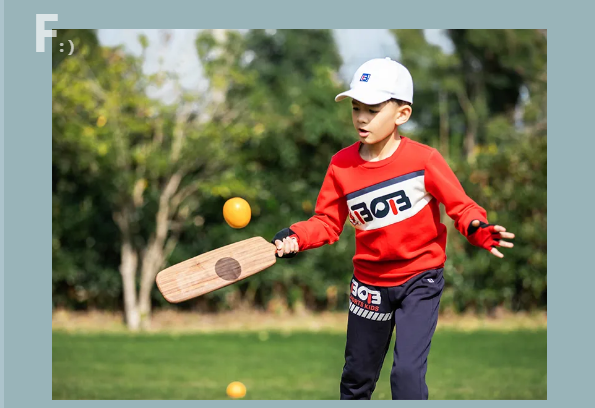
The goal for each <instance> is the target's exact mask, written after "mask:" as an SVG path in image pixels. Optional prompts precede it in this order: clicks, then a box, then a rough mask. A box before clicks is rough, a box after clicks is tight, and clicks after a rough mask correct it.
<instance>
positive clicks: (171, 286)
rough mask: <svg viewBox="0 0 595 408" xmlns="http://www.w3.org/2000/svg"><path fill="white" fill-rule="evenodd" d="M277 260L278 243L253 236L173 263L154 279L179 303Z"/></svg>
mask: <svg viewBox="0 0 595 408" xmlns="http://www.w3.org/2000/svg"><path fill="white" fill-rule="evenodd" d="M276 261H277V258H276V257H275V245H273V244H271V243H270V242H268V241H266V240H265V239H264V238H263V237H254V238H249V239H246V240H243V241H240V242H236V243H234V244H230V245H226V246H224V247H221V248H218V249H214V250H212V251H209V252H206V253H204V254H202V255H198V256H196V257H194V258H191V259H188V260H186V261H184V262H180V263H178V264H176V265H172V266H170V267H169V268H166V269H164V270H162V271H161V272H159V273H158V274H157V277H156V279H155V281H156V283H157V287H158V288H159V291H160V292H161V294H162V295H163V297H164V298H165V299H166V300H167V301H168V302H170V303H179V302H183V301H185V300H188V299H192V298H195V297H197V296H201V295H204V294H205V293H209V292H212V291H214V290H217V289H220V288H222V287H224V286H227V285H231V284H232V283H235V282H238V281H240V280H242V279H245V278H247V277H249V276H251V275H254V274H255V273H258V272H260V271H262V270H264V269H266V268H268V267H270V266H272V265H273V264H275V262H276Z"/></svg>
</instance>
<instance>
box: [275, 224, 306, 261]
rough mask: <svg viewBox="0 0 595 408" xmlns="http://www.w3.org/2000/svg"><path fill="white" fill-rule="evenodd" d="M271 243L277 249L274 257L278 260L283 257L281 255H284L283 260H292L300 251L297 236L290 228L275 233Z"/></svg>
mask: <svg viewBox="0 0 595 408" xmlns="http://www.w3.org/2000/svg"><path fill="white" fill-rule="evenodd" d="M271 243H273V244H275V247H277V253H276V255H277V257H278V258H281V257H283V255H286V256H285V258H293V257H294V256H295V254H296V253H297V252H298V251H299V250H300V246H299V243H298V238H297V235H296V233H295V232H293V231H292V230H291V229H290V228H284V229H282V230H281V231H279V232H277V234H275V236H274V237H273V239H272V240H271Z"/></svg>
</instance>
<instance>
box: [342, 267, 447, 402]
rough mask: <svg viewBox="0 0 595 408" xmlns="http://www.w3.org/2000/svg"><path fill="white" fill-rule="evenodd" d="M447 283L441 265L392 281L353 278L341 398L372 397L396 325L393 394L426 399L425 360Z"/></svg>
mask: <svg viewBox="0 0 595 408" xmlns="http://www.w3.org/2000/svg"><path fill="white" fill-rule="evenodd" d="M443 288H444V277H443V269H442V268H440V269H432V270H429V271H426V272H423V273H421V274H419V275H417V276H415V277H414V278H411V279H410V280H409V281H407V282H405V283H404V284H403V285H400V286H393V287H380V286H371V285H366V284H362V283H361V282H359V281H358V280H357V279H355V277H354V278H352V281H351V294H350V301H349V318H348V321H347V342H346V345H345V366H344V367H343V374H342V376H341V388H340V389H341V399H342V400H343V399H345V400H349V399H356V400H357V399H361V400H369V399H370V398H371V396H372V392H373V391H374V388H375V387H376V382H377V381H378V376H379V375H380V369H381V368H382V364H383V362H384V358H385V356H386V353H387V352H388V348H389V345H390V341H391V336H392V333H393V330H394V329H395V326H396V338H395V348H394V360H393V366H392V369H391V374H390V385H391V391H392V399H393V400H396V399H409V400H411V399H415V400H426V399H428V387H427V385H426V371H427V361H428V354H429V353H430V343H431V340H432V336H433V335H434V331H435V329H436V323H437V321H438V307H439V304H440V296H441V295H442V290H443Z"/></svg>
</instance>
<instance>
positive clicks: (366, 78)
mask: <svg viewBox="0 0 595 408" xmlns="http://www.w3.org/2000/svg"><path fill="white" fill-rule="evenodd" d="M369 80H370V74H362V77H361V78H360V79H359V81H360V82H368V81H369Z"/></svg>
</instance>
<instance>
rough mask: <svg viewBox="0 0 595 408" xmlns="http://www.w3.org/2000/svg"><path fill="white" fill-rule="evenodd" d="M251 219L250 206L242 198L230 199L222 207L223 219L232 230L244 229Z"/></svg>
mask: <svg viewBox="0 0 595 408" xmlns="http://www.w3.org/2000/svg"><path fill="white" fill-rule="evenodd" d="M251 217H252V211H251V210H250V204H248V202H247V201H246V200H244V199H243V198H240V197H234V198H230V199H229V200H227V201H226V202H225V205H224V206H223V218H225V221H226V222H227V223H228V224H229V226H230V227H232V228H244V227H245V226H246V225H248V223H249V222H250V218H251Z"/></svg>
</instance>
